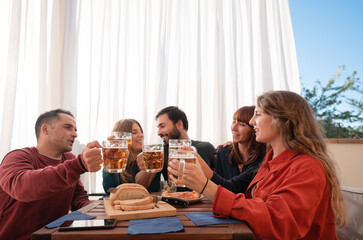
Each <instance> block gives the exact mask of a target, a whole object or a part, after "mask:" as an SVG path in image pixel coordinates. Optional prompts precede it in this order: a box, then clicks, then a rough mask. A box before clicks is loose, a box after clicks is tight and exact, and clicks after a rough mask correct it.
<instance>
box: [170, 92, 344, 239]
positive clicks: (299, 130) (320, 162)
mask: <svg viewBox="0 0 363 240" xmlns="http://www.w3.org/2000/svg"><path fill="white" fill-rule="evenodd" d="M250 124H251V125H252V126H253V127H254V130H255V134H256V140H257V141H258V142H265V143H269V144H270V145H271V147H272V148H271V150H270V151H269V152H268V154H267V155H266V159H265V161H264V163H263V164H262V165H261V167H260V169H259V171H258V173H257V174H256V176H255V177H254V179H253V180H252V182H251V183H250V185H249V187H248V189H247V191H246V193H245V194H241V193H240V194H237V195H236V194H234V193H232V192H230V191H228V190H227V189H225V188H222V187H221V186H217V185H215V184H214V183H212V182H210V181H208V180H207V179H206V177H205V176H204V175H203V174H202V171H201V169H200V167H199V166H198V165H196V164H194V165H193V164H186V166H185V171H184V175H183V179H182V180H179V181H178V182H180V183H183V184H186V185H187V187H189V188H192V189H194V190H196V191H200V192H203V195H204V196H206V197H208V198H209V199H210V200H211V201H213V202H214V205H213V214H214V215H215V216H220V217H233V218H238V219H241V220H245V221H247V222H248V224H249V226H250V227H251V228H252V230H253V232H254V234H255V237H256V238H257V239H337V235H336V231H335V226H336V225H337V226H343V225H344V224H345V219H346V215H345V208H344V203H343V198H342V194H341V192H340V188H339V179H338V177H337V174H336V169H335V164H334V162H333V160H332V159H331V158H330V157H329V155H328V153H327V148H326V143H325V141H324V137H323V134H322V132H321V131H320V126H319V124H318V122H317V120H316V119H315V118H314V114H313V111H312V109H311V107H310V106H309V104H308V103H307V102H306V101H305V100H304V99H303V98H302V97H301V96H299V95H298V94H296V93H293V92H289V91H271V92H267V93H265V94H263V95H261V96H260V97H258V99H257V106H256V110H255V114H254V116H253V117H252V119H251V120H250ZM176 167H177V162H175V161H172V162H171V163H169V169H170V170H172V171H176V170H174V168H175V169H176ZM172 180H175V181H176V179H172Z"/></svg>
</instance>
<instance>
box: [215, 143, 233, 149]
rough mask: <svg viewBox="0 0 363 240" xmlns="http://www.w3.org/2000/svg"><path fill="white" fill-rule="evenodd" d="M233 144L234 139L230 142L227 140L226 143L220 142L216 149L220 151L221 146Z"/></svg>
mask: <svg viewBox="0 0 363 240" xmlns="http://www.w3.org/2000/svg"><path fill="white" fill-rule="evenodd" d="M232 144H233V142H232V141H228V142H226V143H224V144H220V145H218V146H217V147H216V150H217V151H218V149H219V148H221V147H227V146H229V145H232Z"/></svg>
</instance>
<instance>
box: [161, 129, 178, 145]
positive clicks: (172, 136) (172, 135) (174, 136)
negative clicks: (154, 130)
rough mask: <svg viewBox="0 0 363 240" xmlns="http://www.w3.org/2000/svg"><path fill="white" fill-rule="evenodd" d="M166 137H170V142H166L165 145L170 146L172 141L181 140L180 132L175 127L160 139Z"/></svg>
mask: <svg viewBox="0 0 363 240" xmlns="http://www.w3.org/2000/svg"><path fill="white" fill-rule="evenodd" d="M165 135H166V136H168V140H167V141H166V142H165V141H164V145H169V140H170V139H179V138H180V131H179V130H178V129H177V128H176V126H175V125H174V126H173V129H172V130H171V131H170V132H169V133H168V134H163V135H161V136H160V137H163V136H165Z"/></svg>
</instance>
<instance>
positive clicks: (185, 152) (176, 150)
mask: <svg viewBox="0 0 363 240" xmlns="http://www.w3.org/2000/svg"><path fill="white" fill-rule="evenodd" d="M183 146H185V147H187V148H185V149H183V148H182V147H183ZM196 158H197V151H196V149H195V148H194V147H193V146H192V141H191V140H188V139H170V140H169V159H168V161H172V160H174V159H177V160H178V161H179V172H178V176H175V175H174V177H175V178H177V179H181V178H182V177H183V174H184V167H185V162H191V163H196V161H197V159H196ZM168 175H171V173H168ZM169 179H170V178H169ZM169 184H174V185H175V183H174V182H172V181H171V180H169ZM177 187H185V185H180V184H178V185H177Z"/></svg>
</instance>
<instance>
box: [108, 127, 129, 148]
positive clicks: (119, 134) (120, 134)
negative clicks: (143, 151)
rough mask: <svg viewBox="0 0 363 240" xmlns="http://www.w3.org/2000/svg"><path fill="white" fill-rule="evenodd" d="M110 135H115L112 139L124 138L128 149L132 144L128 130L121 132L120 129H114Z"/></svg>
mask: <svg viewBox="0 0 363 240" xmlns="http://www.w3.org/2000/svg"><path fill="white" fill-rule="evenodd" d="M112 136H115V138H114V139H116V140H118V139H126V140H127V141H128V148H129V149H130V147H131V144H132V133H130V132H122V131H115V132H112Z"/></svg>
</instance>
